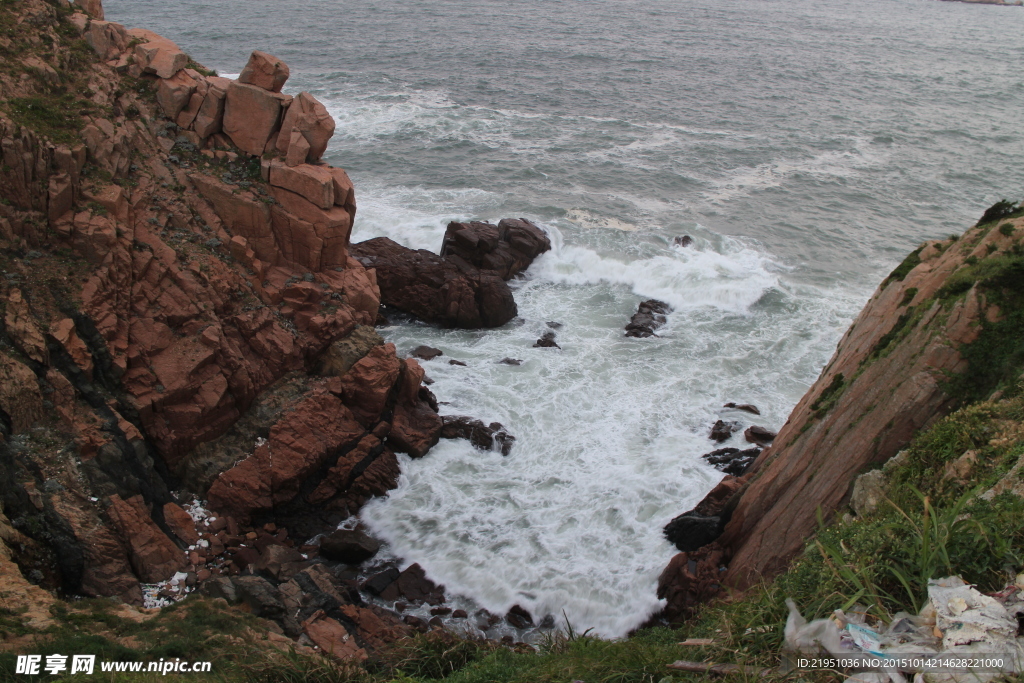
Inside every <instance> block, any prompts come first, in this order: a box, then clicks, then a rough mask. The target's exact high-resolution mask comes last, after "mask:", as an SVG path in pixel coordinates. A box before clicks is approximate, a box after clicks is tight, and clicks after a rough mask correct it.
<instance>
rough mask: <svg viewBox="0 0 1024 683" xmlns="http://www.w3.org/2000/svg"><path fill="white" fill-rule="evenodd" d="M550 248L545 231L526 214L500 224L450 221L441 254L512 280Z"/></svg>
mask: <svg viewBox="0 0 1024 683" xmlns="http://www.w3.org/2000/svg"><path fill="white" fill-rule="evenodd" d="M550 249H551V241H550V240H549V239H548V237H547V235H545V234H544V231H543V230H541V229H540V228H539V227H537V226H536V225H535V224H533V223H531V222H530V221H528V220H526V219H524V218H505V219H503V220H501V221H499V222H498V225H492V224H490V223H482V222H478V221H472V222H469V223H457V222H452V223H449V224H448V227H447V229H446V230H445V233H444V241H443V242H442V244H441V256H442V257H455V258H457V259H461V260H462V261H464V262H466V263H470V264H472V265H474V266H476V267H477V268H481V269H483V270H491V271H494V272H496V273H497V274H498V275H499V276H500V277H501V278H502V279H503V280H509V279H511V278H512V277H514V276H515V275H517V274H518V273H521V272H522V271H524V270H526V269H527V268H528V267H529V266H530V264H531V263H532V262H533V260H534V259H535V258H537V257H538V256H540V255H541V254H543V253H544V252H546V251H548V250H550Z"/></svg>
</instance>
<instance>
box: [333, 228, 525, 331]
mask: <svg viewBox="0 0 1024 683" xmlns="http://www.w3.org/2000/svg"><path fill="white" fill-rule="evenodd" d="M350 251H351V254H352V256H353V257H355V259H356V260H358V261H359V262H360V263H361V264H363V266H365V267H367V268H373V269H374V270H375V271H376V276H377V284H378V286H379V287H380V292H381V303H383V304H385V305H387V306H390V307H394V308H396V309H398V310H400V311H404V312H405V313H409V314H412V315H415V316H416V317H418V318H420V319H422V320H425V321H427V322H432V323H436V324H438V325H441V326H443V327H460V328H468V329H474V328H479V327H499V326H501V325H504V324H505V323H507V322H508V321H509V320H511V319H512V318H514V317H515V316H516V313H517V312H518V309H517V308H516V302H515V299H513V297H512V290H510V289H509V287H508V285H507V284H505V282H504V280H502V279H501V277H500V276H499V275H498V274H497V273H495V272H493V271H488V270H480V269H479V268H477V267H475V266H472V265H470V264H468V263H462V264H458V263H457V262H455V261H453V260H452V259H446V258H442V257H440V256H438V255H437V254H434V253H431V252H429V251H426V250H424V249H420V250H412V249H407V248H406V247H403V246H402V245H400V244H398V243H397V242H394V241H392V240H390V239H388V238H387V237H376V238H374V239H371V240H367V241H365V242H360V243H358V244H353V245H352V246H351V247H350Z"/></svg>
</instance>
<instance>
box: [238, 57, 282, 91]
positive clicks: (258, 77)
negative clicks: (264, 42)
mask: <svg viewBox="0 0 1024 683" xmlns="http://www.w3.org/2000/svg"><path fill="white" fill-rule="evenodd" d="M290 75H291V71H290V70H289V69H288V65H287V64H285V63H284V62H282V61H281V60H280V59H278V58H277V57H275V56H274V55H270V54H267V53H266V52H260V51H259V50H256V51H254V52H253V53H252V54H251V55H249V61H248V62H246V64H245V67H244V68H243V69H242V73H240V74H239V75H238V82H239V83H245V84H249V85H254V86H256V87H258V88H262V89H263V90H269V91H270V92H281V88H283V87H284V84H285V82H286V81H287V80H288V76H290Z"/></svg>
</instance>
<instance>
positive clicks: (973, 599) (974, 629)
mask: <svg viewBox="0 0 1024 683" xmlns="http://www.w3.org/2000/svg"><path fill="white" fill-rule="evenodd" d="M786 605H787V607H788V608H789V618H788V619H787V620H786V628H785V631H784V635H785V650H786V651H787V653H788V656H786V657H784V661H790V662H791V660H792V658H793V655H799V656H807V657H821V656H831V657H833V658H836V659H839V660H842V662H843V663H844V665H845V666H844V668H846V669H848V670H851V671H853V673H852V675H850V677H849V678H848V679H847V680H846V683H906V682H907V678H908V676H905V675H904V674H908V675H910V676H912V678H913V681H914V683H968V682H970V683H975V682H978V681H990V680H994V679H996V678H1000V677H1003V676H1005V675H1007V674H1016V673H1018V672H1024V638H1018V637H1017V632H1018V628H1019V626H1018V615H1021V616H1022V618H1024V574H1020V575H1018V576H1017V577H1016V579H1015V581H1014V582H1013V583H1011V584H1009V585H1008V586H1007V587H1006V588H1005V589H1004V590H1002V591H999V592H998V593H994V594H991V595H985V594H984V593H981V592H980V591H978V590H976V589H975V588H974V587H973V586H971V585H970V584H968V583H966V582H965V581H963V580H962V579H960V578H959V577H955V576H951V577H946V578H944V579H933V580H931V581H929V582H928V602H927V603H926V604H925V606H924V607H923V608H922V610H921V612H920V614H917V615H911V614H907V613H906V612H900V613H897V614H895V615H894V616H893V618H892V620H891V621H890V622H889V623H888V624H884V623H882V622H881V621H878V622H875V623H868V620H867V619H866V618H865V614H866V610H865V609H863V608H861V607H859V606H856V605H854V606H853V607H851V608H850V609H849V610H847V611H846V612H844V611H842V610H836V611H835V612H834V613H833V614H832V616H831V617H829V618H827V619H815V620H814V621H811V622H808V621H807V620H806V619H805V618H804V617H803V615H801V614H800V611H799V610H798V609H797V606H796V604H795V603H794V602H793V601H792V600H786ZM943 658H946V659H943ZM948 658H954V660H953V661H972V662H973V663H972V665H968V666H963V667H958V666H956V665H949V664H948V663H944V664H939V665H935V664H931V663H929V662H930V660H938V661H943V662H946V661H948ZM977 660H983V661H985V662H986V664H985V665H982V666H977Z"/></svg>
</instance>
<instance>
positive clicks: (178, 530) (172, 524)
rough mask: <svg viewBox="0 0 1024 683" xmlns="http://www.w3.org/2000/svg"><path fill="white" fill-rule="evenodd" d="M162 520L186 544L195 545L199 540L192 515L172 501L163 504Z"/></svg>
mask: <svg viewBox="0 0 1024 683" xmlns="http://www.w3.org/2000/svg"><path fill="white" fill-rule="evenodd" d="M164 521H165V522H166V523H167V528H169V529H170V530H171V532H173V533H174V535H175V536H177V537H178V538H180V539H181V540H182V541H184V542H185V543H187V544H188V545H195V544H196V543H198V542H199V532H198V531H196V524H195V522H194V521H192V516H191V515H189V514H188V513H187V512H185V511H184V510H182V509H181V507H180V506H178V505H176V504H174V503H165V504H164Z"/></svg>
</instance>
